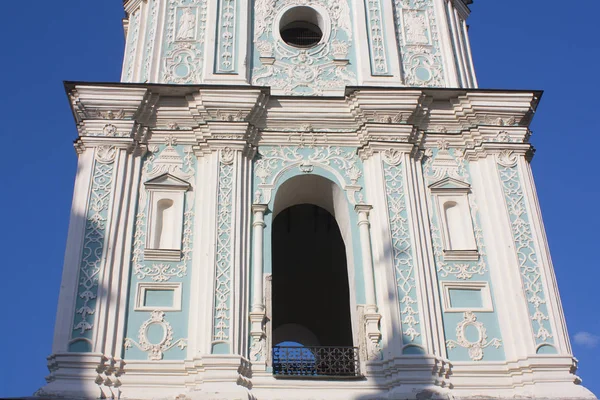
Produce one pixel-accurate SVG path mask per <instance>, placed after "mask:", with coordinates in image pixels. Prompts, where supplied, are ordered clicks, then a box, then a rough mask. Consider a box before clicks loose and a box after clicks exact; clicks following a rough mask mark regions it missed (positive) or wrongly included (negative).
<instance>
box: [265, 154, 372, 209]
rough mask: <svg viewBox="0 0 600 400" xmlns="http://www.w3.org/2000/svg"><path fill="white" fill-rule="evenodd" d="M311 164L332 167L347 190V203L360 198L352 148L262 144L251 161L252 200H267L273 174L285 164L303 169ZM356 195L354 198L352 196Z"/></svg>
mask: <svg viewBox="0 0 600 400" xmlns="http://www.w3.org/2000/svg"><path fill="white" fill-rule="evenodd" d="M315 167H322V168H326V169H330V170H332V171H336V172H337V174H338V175H339V178H340V181H341V183H343V184H344V186H345V187H343V189H346V190H347V191H348V192H349V197H348V198H349V200H350V203H351V204H356V203H357V202H360V199H361V196H362V194H361V193H360V191H361V190H362V177H363V173H362V162H361V161H360V158H359V157H358V155H357V154H356V149H354V148H347V147H338V146H313V145H309V146H307V147H298V146H262V147H261V148H260V149H259V154H258V158H257V159H256V162H255V165H254V176H255V177H256V178H257V180H258V181H257V182H258V187H257V189H256V191H255V194H254V195H255V200H257V202H259V203H261V202H262V203H265V204H266V203H269V202H270V201H271V192H272V190H273V189H274V187H275V183H276V182H275V181H276V178H277V176H278V175H279V174H280V173H281V171H282V170H284V169H287V168H298V169H299V170H300V171H302V172H303V173H311V172H313V170H314V168H315ZM355 195H356V198H355Z"/></svg>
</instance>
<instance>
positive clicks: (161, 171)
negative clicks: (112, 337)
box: [124, 136, 196, 360]
mask: <svg viewBox="0 0 600 400" xmlns="http://www.w3.org/2000/svg"><path fill="white" fill-rule="evenodd" d="M144 157H145V158H144V160H143V169H142V177H141V184H140V191H139V193H140V194H139V199H138V202H137V212H136V218H135V231H134V236H133V244H132V246H133V249H132V257H131V268H132V276H131V281H130V284H129V305H128V310H129V312H128V316H127V327H126V335H127V336H128V337H129V339H127V340H126V341H125V342H124V348H125V358H126V359H133V360H143V359H149V360H160V359H169V360H180V359H183V358H184V357H185V352H182V351H174V349H173V348H174V347H176V345H177V344H182V343H185V339H178V340H177V341H175V342H173V343H171V342H170V341H167V342H164V341H160V340H159V341H152V340H150V341H148V340H146V341H144V340H142V339H143V335H142V328H143V324H145V323H149V322H148V321H151V317H152V316H151V315H150V312H151V311H154V312H155V313H156V312H159V311H160V310H157V309H156V308H154V309H153V310H148V309H144V310H140V309H139V307H137V308H138V310H136V293H137V287H138V284H139V283H142V284H143V285H146V286H152V285H153V284H154V285H155V286H156V285H158V284H160V283H169V285H171V286H173V285H176V286H178V287H179V285H180V287H181V296H180V298H181V307H180V309H179V310H172V311H170V312H169V315H168V318H169V322H168V323H167V322H165V321H162V322H161V321H158V320H157V321H155V322H156V323H155V324H153V326H154V325H161V326H162V325H164V326H166V325H168V327H166V328H165V332H171V333H170V334H171V336H172V335H177V334H179V335H181V334H182V333H183V332H187V324H188V310H189V278H190V276H189V275H190V274H189V271H190V269H191V261H192V249H193V245H194V243H193V240H194V236H193V232H194V203H195V202H194V198H195V188H194V186H195V183H194V176H195V172H196V157H195V156H194V154H193V152H192V148H191V146H182V145H178V144H177V141H176V140H175V138H173V137H172V136H167V137H166V138H165V143H164V144H161V145H151V146H149V149H148V153H147V154H146V155H145V156H144ZM165 174H169V175H165ZM165 176H166V177H176V178H177V179H178V181H180V182H184V183H186V184H189V186H190V188H189V189H188V190H187V191H186V192H185V195H184V198H183V203H184V204H183V207H184V208H183V210H184V211H183V227H182V234H181V239H180V240H181V252H180V256H179V255H178V257H165V256H164V254H160V255H153V253H151V252H149V251H148V250H152V249H147V248H146V247H147V240H146V236H147V235H148V227H149V224H151V222H152V221H149V220H148V219H149V213H148V211H149V209H150V207H151V205H150V204H149V201H150V198H151V196H149V194H150V192H149V191H148V189H147V188H146V187H145V185H144V183H145V182H148V181H150V182H156V181H157V179H156V178H158V180H160V181H161V182H162V180H161V179H162V178H164V177H165ZM167 183H168V182H167ZM178 254H179V253H178ZM145 257H146V258H145ZM159 259H160V260H159ZM157 287H160V286H157ZM162 317H164V315H163V316H161V318H162ZM156 318H158V317H156ZM159 322H160V323H159ZM165 324H166V325H165ZM156 329H158V328H152V329H151V330H156ZM130 332H138V341H134V340H133V339H132V337H133V336H132V335H131V334H130ZM159 336H160V335H159ZM179 347H180V348H181V349H182V350H183V348H185V346H183V347H181V346H179Z"/></svg>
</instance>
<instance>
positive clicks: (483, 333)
mask: <svg viewBox="0 0 600 400" xmlns="http://www.w3.org/2000/svg"><path fill="white" fill-rule="evenodd" d="M469 326H473V327H474V328H475V329H476V330H477V333H478V339H477V340H476V341H470V340H468V339H467V337H466V329H467V327H469ZM446 346H447V347H448V349H454V348H456V346H460V347H464V348H465V349H468V351H469V358H471V360H472V361H481V360H482V359H483V349H485V348H486V347H488V346H493V347H495V348H497V349H498V348H500V347H502V341H501V340H500V339H496V338H494V339H492V340H491V341H488V336H487V330H486V329H485V326H484V325H483V324H482V323H481V322H479V321H477V316H476V315H475V314H474V313H473V312H472V311H467V312H465V314H464V319H463V320H462V321H461V322H459V323H458V325H456V340H452V339H450V340H447V341H446Z"/></svg>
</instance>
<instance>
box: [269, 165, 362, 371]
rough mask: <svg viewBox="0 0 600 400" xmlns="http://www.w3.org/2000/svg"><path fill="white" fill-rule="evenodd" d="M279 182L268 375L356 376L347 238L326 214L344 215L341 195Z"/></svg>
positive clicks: (303, 181)
mask: <svg viewBox="0 0 600 400" xmlns="http://www.w3.org/2000/svg"><path fill="white" fill-rule="evenodd" d="M286 184H287V185H286ZM286 184H284V185H282V187H280V191H281V192H280V193H278V195H277V197H276V201H275V206H274V211H275V216H274V219H273V224H272V231H271V238H272V240H271V249H272V254H271V256H272V260H271V261H272V287H271V293H272V297H271V299H272V304H271V310H272V315H271V317H272V318H271V328H272V344H273V346H274V348H273V371H274V374H275V375H288V376H289V375H292V376H293V375H299V376H303V377H308V376H319V377H322V376H338V377H341V376H346V377H348V376H356V375H357V374H358V357H357V356H358V351H357V349H356V348H355V347H354V346H353V345H354V343H353V331H352V319H351V318H352V315H351V293H350V286H349V277H348V260H347V249H348V246H347V243H345V239H349V238H348V237H347V236H344V237H343V235H342V232H341V231H340V226H338V222H337V221H336V218H335V217H334V216H333V215H332V212H335V211H337V213H338V214H343V211H347V208H346V207H343V208H344V210H343V211H342V210H341V208H342V207H340V202H341V201H343V202H345V201H346V200H345V197H344V193H343V191H338V192H336V189H337V190H339V188H338V187H337V185H335V184H334V183H333V182H332V181H330V180H328V179H325V178H322V177H319V176H314V175H309V176H298V177H295V178H292V179H291V180H290V181H288V182H286ZM340 195H341V196H340ZM317 204H319V205H317ZM321 206H323V207H321ZM336 206H337V207H336ZM345 218H346V219H347V218H348V217H347V216H345ZM343 222H345V223H346V224H348V221H343ZM342 226H344V225H343V223H342ZM347 226H348V225H346V227H347ZM346 234H348V232H347V231H346ZM348 241H349V240H348ZM283 364H285V365H283Z"/></svg>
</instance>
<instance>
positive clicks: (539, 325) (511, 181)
mask: <svg viewBox="0 0 600 400" xmlns="http://www.w3.org/2000/svg"><path fill="white" fill-rule="evenodd" d="M497 162H498V173H499V174H500V182H501V183H502V190H503V192H504V200H505V202H506V208H507V210H508V216H509V218H510V225H511V230H512V236H513V239H514V244H515V251H516V255H517V259H518V262H519V270H520V273H521V279H522V282H523V292H524V293H525V298H526V299H527V303H528V311H529V317H530V319H531V324H532V328H533V337H534V340H535V343H536V344H537V345H541V344H553V343H554V336H553V335H552V327H551V325H550V317H549V315H548V306H547V304H546V303H547V302H546V294H545V292H544V283H543V279H542V273H541V271H540V265H539V264H540V262H539V260H538V252H537V249H536V245H535V242H534V239H533V230H532V227H531V220H530V216H529V211H528V208H527V204H526V198H525V193H524V190H523V181H522V177H521V176H520V173H519V169H518V166H517V162H518V156H517V155H515V154H514V153H512V152H510V151H504V152H502V153H500V154H498V156H497Z"/></svg>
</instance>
